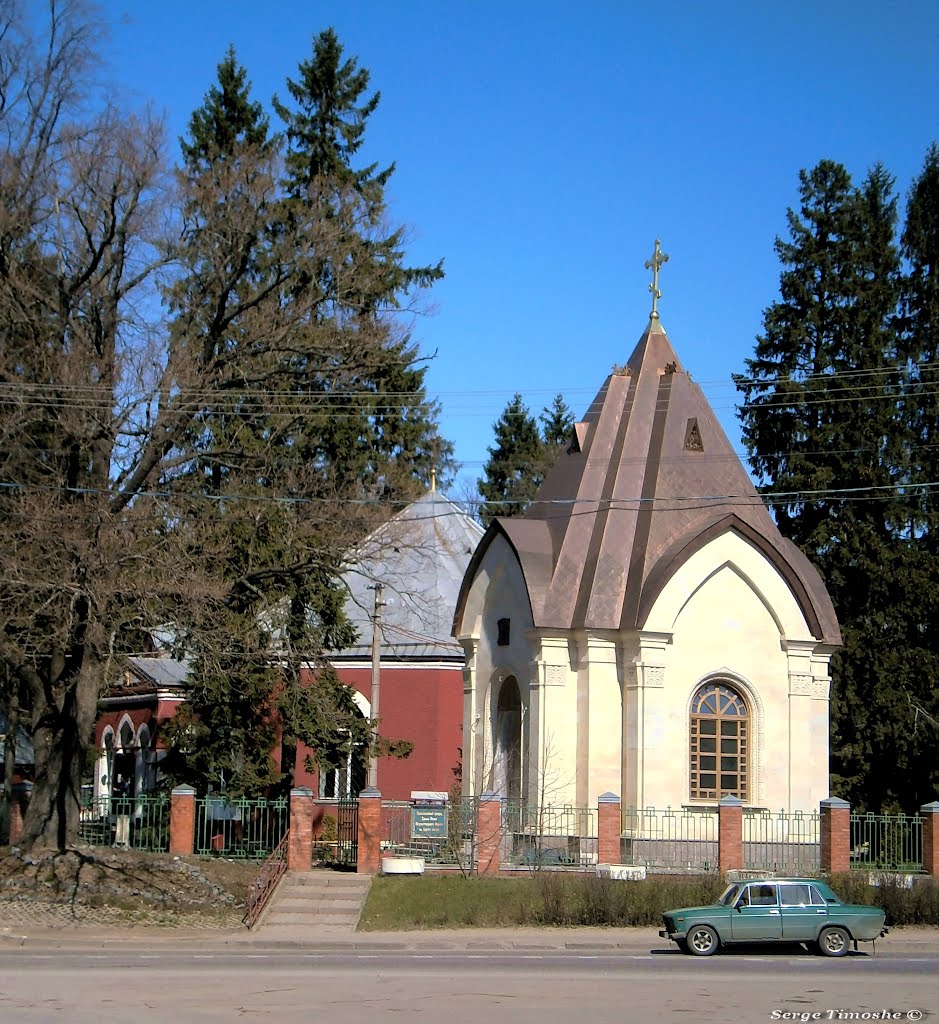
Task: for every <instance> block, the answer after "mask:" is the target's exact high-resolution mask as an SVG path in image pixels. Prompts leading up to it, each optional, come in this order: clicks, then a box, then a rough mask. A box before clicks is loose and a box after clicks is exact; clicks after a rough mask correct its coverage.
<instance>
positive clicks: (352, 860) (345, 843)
mask: <svg viewBox="0 0 939 1024" xmlns="http://www.w3.org/2000/svg"><path fill="white" fill-rule="evenodd" d="M336 832H337V836H336V862H337V863H338V864H339V866H340V867H344V868H354V867H355V866H356V864H357V863H358V858H359V801H358V799H357V798H356V797H350V798H344V799H341V800H339V802H338V803H337V804H336Z"/></svg>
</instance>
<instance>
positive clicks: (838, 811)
mask: <svg viewBox="0 0 939 1024" xmlns="http://www.w3.org/2000/svg"><path fill="white" fill-rule="evenodd" d="M819 812H820V815H821V821H820V826H821V837H820V838H821V865H820V866H821V870H822V871H823V872H825V874H828V875H838V874H842V873H843V872H845V871H849V870H850V869H851V805H850V804H849V803H848V801H847V800H839V799H838V797H836V796H830V797H828V799H827V800H823V801H822V802H821V804H819Z"/></svg>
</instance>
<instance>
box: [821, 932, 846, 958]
mask: <svg viewBox="0 0 939 1024" xmlns="http://www.w3.org/2000/svg"><path fill="white" fill-rule="evenodd" d="M850 946H851V936H850V935H848V933H847V932H846V931H845V929H844V928H826V929H825V930H824V931H823V932H822V934H821V935H819V937H818V950H819V952H820V953H823V954H824V955H825V956H844V955H845V954H846V953H847V952H848V949H849V948H850Z"/></svg>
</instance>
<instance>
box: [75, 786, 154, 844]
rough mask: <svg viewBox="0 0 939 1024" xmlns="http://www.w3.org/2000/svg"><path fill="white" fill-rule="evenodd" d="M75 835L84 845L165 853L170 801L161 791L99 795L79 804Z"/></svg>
mask: <svg viewBox="0 0 939 1024" xmlns="http://www.w3.org/2000/svg"><path fill="white" fill-rule="evenodd" d="M78 835H79V839H80V840H81V842H83V843H86V844H87V845H88V846H118V847H123V848H126V849H132V850H149V851H151V852H155V853H165V852H166V851H167V850H168V849H169V846H170V801H169V797H168V796H166V795H165V794H164V793H145V794H141V795H140V796H121V797H116V796H102V797H98V798H97V799H93V800H89V801H88V802H87V804H86V805H85V806H83V807H82V809H81V811H80V813H79V820H78Z"/></svg>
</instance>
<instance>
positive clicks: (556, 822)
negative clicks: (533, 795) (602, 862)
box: [502, 800, 598, 867]
mask: <svg viewBox="0 0 939 1024" xmlns="http://www.w3.org/2000/svg"><path fill="white" fill-rule="evenodd" d="M502 831H503V836H504V838H503V850H502V859H503V861H504V862H505V863H506V864H508V865H510V866H515V867H589V866H592V865H594V864H596V863H597V849H598V841H597V809H596V807H574V806H570V805H566V806H561V807H553V806H543V807H538V806H534V805H531V804H526V803H517V802H513V801H508V800H506V801H504V802H503V804H502Z"/></svg>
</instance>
